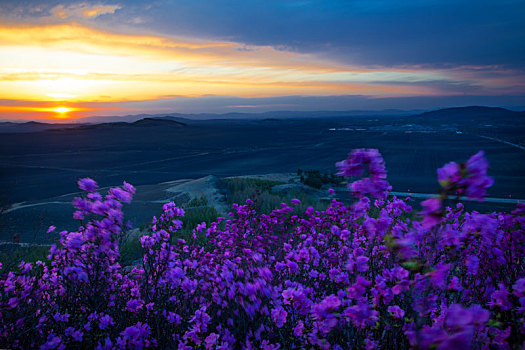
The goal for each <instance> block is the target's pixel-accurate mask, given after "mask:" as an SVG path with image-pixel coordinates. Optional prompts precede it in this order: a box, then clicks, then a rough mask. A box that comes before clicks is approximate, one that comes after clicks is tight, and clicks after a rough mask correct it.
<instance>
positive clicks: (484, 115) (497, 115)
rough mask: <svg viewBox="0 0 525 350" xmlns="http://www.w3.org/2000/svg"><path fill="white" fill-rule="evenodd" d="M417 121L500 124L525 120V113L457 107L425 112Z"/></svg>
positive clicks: (479, 107)
mask: <svg viewBox="0 0 525 350" xmlns="http://www.w3.org/2000/svg"><path fill="white" fill-rule="evenodd" d="M414 117H415V118H417V119H422V120H427V121H429V120H435V121H441V122H444V121H447V122H450V121H454V122H465V121H487V120H490V121H491V122H498V121H508V120H509V119H510V120H514V121H517V120H523V119H524V118H525V112H514V111H511V110H508V109H505V108H499V107H482V106H470V107H457V108H444V109H438V110H436V111H431V112H425V113H421V114H418V115H415V116H414Z"/></svg>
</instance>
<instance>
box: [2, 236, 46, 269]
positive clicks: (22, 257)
mask: <svg viewBox="0 0 525 350" xmlns="http://www.w3.org/2000/svg"><path fill="white" fill-rule="evenodd" d="M49 248H50V246H48V245H31V246H21V245H19V244H15V243H13V244H5V245H2V246H1V248H0V261H1V262H2V273H6V272H9V271H14V270H16V269H17V266H18V265H19V264H20V262H22V261H24V262H30V263H35V262H37V261H38V260H41V261H44V260H46V259H47V256H48V255H49Z"/></svg>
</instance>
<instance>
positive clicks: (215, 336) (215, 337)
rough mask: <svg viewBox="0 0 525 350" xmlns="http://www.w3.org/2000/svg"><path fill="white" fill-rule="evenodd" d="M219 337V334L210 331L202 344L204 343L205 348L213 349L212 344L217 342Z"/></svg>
mask: <svg viewBox="0 0 525 350" xmlns="http://www.w3.org/2000/svg"><path fill="white" fill-rule="evenodd" d="M219 337H220V336H219V335H218V334H216V333H210V334H209V335H208V336H207V337H206V339H204V344H205V345H206V349H213V346H214V345H216V344H217V341H218V340H219Z"/></svg>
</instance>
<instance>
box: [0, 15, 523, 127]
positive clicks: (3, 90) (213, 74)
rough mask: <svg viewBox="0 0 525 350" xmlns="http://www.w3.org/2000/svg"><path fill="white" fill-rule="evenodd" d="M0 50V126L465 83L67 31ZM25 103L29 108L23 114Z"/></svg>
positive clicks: (444, 76) (29, 34)
mask: <svg viewBox="0 0 525 350" xmlns="http://www.w3.org/2000/svg"><path fill="white" fill-rule="evenodd" d="M0 50H2V55H1V56H0V96H1V97H2V99H3V100H5V101H7V100H10V102H9V103H10V104H11V105H7V106H1V105H0V118H2V117H7V115H6V113H5V112H9V113H11V114H12V115H15V116H17V117H22V118H23V117H24V115H25V116H28V115H29V114H28V113H44V114H46V113H47V114H46V115H48V114H49V113H52V115H53V117H54V118H70V117H77V116H79V113H78V112H87V111H92V110H97V109H93V108H88V107H87V106H89V105H90V104H91V105H92V104H93V103H95V104H98V105H100V106H102V107H103V105H104V104H107V105H108V106H109V105H111V106H112V108H111V109H115V105H116V104H117V103H121V102H125V101H144V100H162V99H166V98H170V96H182V97H199V96H205V95H214V96H228V97H229V96H234V97H247V98H249V97H275V96H290V95H302V96H329V95H361V96H367V97H371V98H378V97H379V98H380V97H407V96H439V95H443V91H442V90H440V88H438V87H434V85H432V84H425V83H426V82H435V81H441V82H443V83H444V84H448V85H453V84H455V83H456V82H457V81H461V79H462V75H465V74H463V73H462V71H454V70H446V69H443V70H438V69H424V68H422V67H402V68H392V67H372V68H370V67H357V66H355V67H350V66H348V65H343V64H340V63H337V62H335V61H330V60H327V59H323V58H320V57H317V56H315V55H310V54H303V53H297V52H291V51H284V50H278V49H276V48H273V47H270V46H250V47H245V46H244V45H243V44H239V43H235V42H213V41H203V40H197V39H191V40H190V39H187V38H183V39H182V38H171V37H165V36H160V35H154V34H143V35H137V34H123V33H116V32H108V31H103V30H100V29H94V28H91V27H88V26H85V25H81V24H79V23H74V22H72V23H62V24H44V25H34V24H25V25H14V26H6V25H2V24H0ZM522 78H523V77H521V76H516V77H514V78H508V79H507V80H504V81H501V80H498V79H496V78H490V77H489V78H485V79H484V80H481V81H478V82H477V85H478V86H482V87H483V86H484V87H485V88H487V89H495V90H497V89H499V90H498V91H500V92H501V91H504V89H505V88H506V87H507V86H512V84H510V83H512V82H510V83H509V79H514V80H516V84H518V83H519V81H521V80H520V79H522ZM468 79H470V80H473V79H474V77H472V76H469V77H468ZM481 91H482V92H483V90H481ZM447 93H448V94H449V95H454V94H455V92H453V91H452V92H450V91H448V92H447ZM458 94H459V93H458ZM27 101H32V104H31V105H30V106H24V105H25V102H27ZM39 102H41V104H40V106H34V104H38V103H39ZM1 103H2V102H1V101H0V104H1ZM65 103H68V104H73V105H74V107H64V106H62V104H65ZM50 104H54V105H53V106H50ZM12 105H17V106H18V107H16V106H12ZM57 105H58V106H57ZM100 109H105V108H100ZM126 112H128V113H129V111H126ZM11 114H10V115H11ZM84 115H85V114H83V116H84Z"/></svg>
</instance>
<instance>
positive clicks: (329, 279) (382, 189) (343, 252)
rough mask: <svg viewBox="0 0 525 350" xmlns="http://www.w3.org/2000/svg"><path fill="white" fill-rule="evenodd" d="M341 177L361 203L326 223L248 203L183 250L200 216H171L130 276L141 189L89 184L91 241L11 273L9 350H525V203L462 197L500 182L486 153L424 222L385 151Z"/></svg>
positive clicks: (4, 311)
mask: <svg viewBox="0 0 525 350" xmlns="http://www.w3.org/2000/svg"><path fill="white" fill-rule="evenodd" d="M337 167H338V170H339V173H338V174H339V175H341V176H345V177H346V178H348V179H349V180H350V183H349V187H350V190H351V192H352V194H353V195H354V198H355V200H354V202H353V203H351V204H344V203H342V202H340V201H338V200H337V199H336V198H335V197H334V198H333V200H332V202H331V204H330V205H329V206H328V208H327V209H325V210H322V211H319V210H315V209H314V208H313V207H308V209H306V211H304V210H299V208H300V207H302V206H301V202H300V200H298V199H292V200H291V201H290V203H282V204H281V206H280V208H276V209H274V210H273V211H271V212H270V213H268V214H265V213H262V212H261V210H260V205H259V203H258V202H257V200H256V199H247V200H246V201H245V202H244V203H243V204H234V205H233V206H232V210H231V213H230V214H229V216H228V217H226V218H224V217H218V218H217V219H216V220H215V221H214V222H212V223H211V224H206V223H202V224H198V225H196V227H194V228H193V230H192V237H190V238H187V239H182V238H181V235H180V232H181V229H182V221H181V218H182V217H183V216H184V210H183V209H181V208H177V207H176V205H175V204H174V203H167V204H165V205H164V207H163V212H162V213H161V214H160V216H159V217H154V218H153V225H152V227H151V230H150V232H148V234H146V235H144V236H142V237H141V239H140V243H141V247H142V251H143V256H142V259H141V260H140V262H139V263H137V264H133V265H130V266H124V264H121V263H122V258H121V255H120V246H121V244H122V241H123V232H124V227H125V220H124V216H123V203H129V202H130V201H131V200H132V197H133V194H134V192H135V189H134V187H133V186H132V185H130V184H128V183H125V182H124V184H123V186H122V187H117V188H112V189H110V190H109V192H108V193H107V194H106V195H105V196H103V195H101V194H100V193H98V192H97V190H98V186H97V183H96V182H95V181H93V180H91V179H89V178H84V179H80V180H79V182H78V185H79V188H80V189H81V190H83V191H84V193H85V195H84V196H82V197H79V198H76V199H75V200H74V202H73V206H74V207H75V209H76V211H75V212H74V214H73V217H74V218H75V219H78V220H79V222H80V226H79V228H78V230H76V231H75V232H66V231H62V232H60V233H59V243H58V244H56V245H53V247H52V248H51V250H50V251H49V255H48V257H47V260H46V261H37V262H36V263H34V264H32V263H26V262H21V263H20V265H19V266H18V269H16V271H3V270H1V269H0V348H13V349H16V348H24V349H37V348H40V349H65V348H79V349H85V348H98V349H112V348H139V349H140V348H163V349H164V348H174V349H195V348H201V349H241V348H245V349H302V348H308V349H310V348H311V349H361V348H363V349H407V348H418V349H461V350H465V349H469V348H475V349H478V348H479V349H521V348H522V347H523V346H525V325H524V318H525V272H524V262H525V261H524V260H525V259H524V258H525V244H524V243H525V232H524V228H525V204H521V203H520V204H518V206H517V208H516V209H515V210H513V211H512V212H510V213H492V214H480V213H477V212H466V211H465V210H464V207H463V204H462V203H461V199H460V197H461V198H463V197H466V198H467V199H469V200H483V198H484V196H485V194H486V191H487V189H488V188H489V187H490V186H491V185H492V183H493V180H492V178H491V177H489V176H488V175H487V170H488V162H487V161H486V159H485V158H484V155H483V152H479V153H477V154H475V155H473V156H472V157H471V158H470V159H468V160H467V161H466V162H464V163H456V162H451V163H448V164H446V165H444V166H443V167H442V168H440V169H438V171H437V176H438V179H437V180H438V182H439V184H440V186H441V190H440V192H439V193H438V194H436V196H435V197H434V198H430V199H428V200H426V201H424V202H423V203H422V206H423V209H422V210H421V211H418V212H417V213H413V212H412V211H413V209H412V208H411V207H410V206H409V205H408V204H407V201H406V200H401V199H398V198H396V197H389V196H388V192H389V191H390V190H391V186H390V185H389V183H388V182H387V172H386V169H385V164H384V162H383V159H382V157H381V155H380V154H379V152H378V151H377V150H374V149H359V150H354V151H352V152H351V153H350V154H349V156H348V159H346V160H344V161H342V162H339V163H337ZM330 192H331V194H332V195H333V194H334V193H333V190H331V191H330ZM418 210H419V209H418ZM414 218H416V219H414ZM49 230H50V232H51V231H54V230H55V228H54V227H50V229H49Z"/></svg>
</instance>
